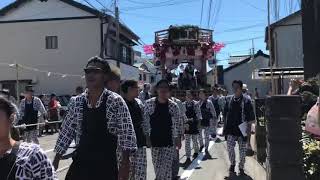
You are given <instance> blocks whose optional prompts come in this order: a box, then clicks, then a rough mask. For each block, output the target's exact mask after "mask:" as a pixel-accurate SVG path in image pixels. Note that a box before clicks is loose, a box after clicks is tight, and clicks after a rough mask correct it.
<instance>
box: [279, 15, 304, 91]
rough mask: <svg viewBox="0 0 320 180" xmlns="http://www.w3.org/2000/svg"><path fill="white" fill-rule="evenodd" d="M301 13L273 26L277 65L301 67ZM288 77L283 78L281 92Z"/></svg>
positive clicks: (287, 84) (284, 88)
mask: <svg viewBox="0 0 320 180" xmlns="http://www.w3.org/2000/svg"><path fill="white" fill-rule="evenodd" d="M301 24H302V19H301V14H299V15H296V16H295V17H293V18H291V19H289V20H287V21H286V22H284V23H283V24H281V25H280V26H277V27H275V29H274V31H273V32H274V33H273V37H274V46H275V60H276V65H277V67H303V40H302V25H301ZM289 82H290V79H283V90H284V92H283V93H286V91H287V90H288V88H289Z"/></svg>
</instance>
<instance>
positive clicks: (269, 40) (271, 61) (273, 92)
mask: <svg viewBox="0 0 320 180" xmlns="http://www.w3.org/2000/svg"><path fill="white" fill-rule="evenodd" d="M267 1H268V46H269V52H270V75H271V89H272V95H275V94H276V90H275V83H274V79H273V57H272V48H271V46H272V43H271V39H272V37H271V36H272V34H271V19H270V18H271V17H270V13H271V12H270V1H271V0H267Z"/></svg>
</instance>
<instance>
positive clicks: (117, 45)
mask: <svg viewBox="0 0 320 180" xmlns="http://www.w3.org/2000/svg"><path fill="white" fill-rule="evenodd" d="M114 8H115V11H114V12H115V16H116V17H115V18H116V46H115V58H116V60H117V66H118V67H119V68H120V53H119V52H120V47H119V44H120V43H119V41H120V23H119V8H118V3H117V0H114Z"/></svg>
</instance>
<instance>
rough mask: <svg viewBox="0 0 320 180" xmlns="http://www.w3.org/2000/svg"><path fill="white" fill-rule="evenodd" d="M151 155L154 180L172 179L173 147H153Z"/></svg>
mask: <svg viewBox="0 0 320 180" xmlns="http://www.w3.org/2000/svg"><path fill="white" fill-rule="evenodd" d="M151 155H152V163H153V167H154V171H155V174H156V180H172V163H173V159H174V158H175V148H174V147H153V148H152V149H151Z"/></svg>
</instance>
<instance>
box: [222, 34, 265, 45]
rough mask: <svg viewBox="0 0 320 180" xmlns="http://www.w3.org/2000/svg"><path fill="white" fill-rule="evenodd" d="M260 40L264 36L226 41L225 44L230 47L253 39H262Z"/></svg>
mask: <svg viewBox="0 0 320 180" xmlns="http://www.w3.org/2000/svg"><path fill="white" fill-rule="evenodd" d="M262 38H264V36H257V37H253V38H247V39H239V40H234V41H226V42H225V44H226V45H230V44H236V43H241V42H246V41H251V40H253V39H262Z"/></svg>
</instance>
